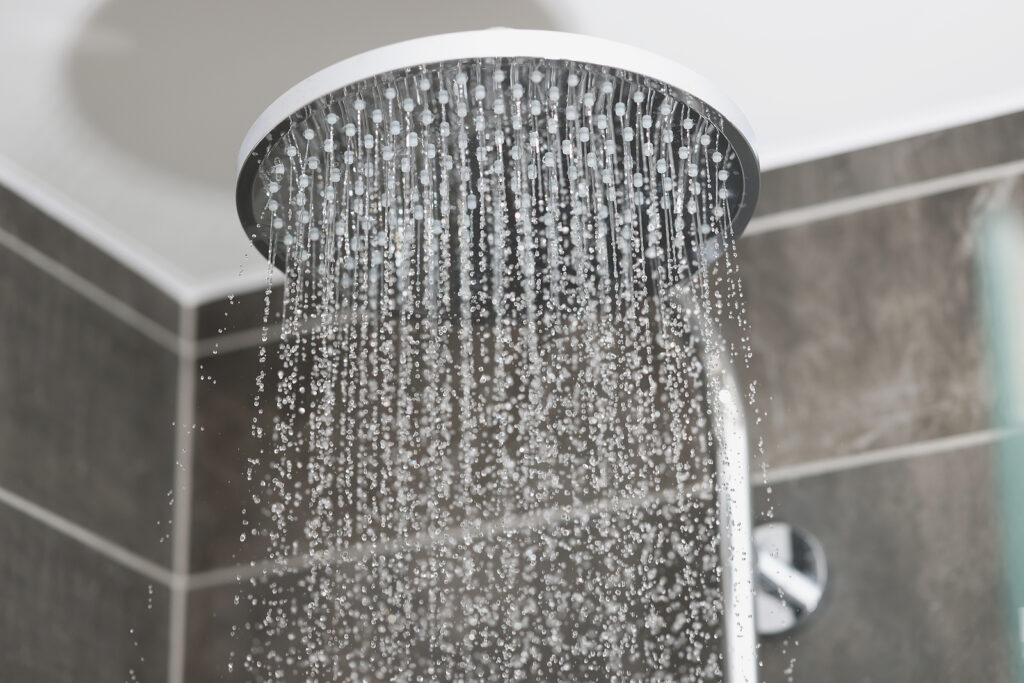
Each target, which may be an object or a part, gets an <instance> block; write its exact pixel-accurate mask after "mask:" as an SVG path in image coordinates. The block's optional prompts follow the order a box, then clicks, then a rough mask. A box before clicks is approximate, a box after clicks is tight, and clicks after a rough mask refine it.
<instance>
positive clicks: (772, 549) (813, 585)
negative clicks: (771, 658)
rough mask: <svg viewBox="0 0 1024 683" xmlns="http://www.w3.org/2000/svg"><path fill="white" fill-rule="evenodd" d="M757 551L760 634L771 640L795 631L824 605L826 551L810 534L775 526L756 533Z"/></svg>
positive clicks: (782, 524)
mask: <svg viewBox="0 0 1024 683" xmlns="http://www.w3.org/2000/svg"><path fill="white" fill-rule="evenodd" d="M754 551H755V554H756V561H757V570H756V571H757V582H756V592H757V594H756V596H755V598H754V615H755V621H756V623H757V633H758V635H762V636H771V635H778V634H781V633H786V632H788V631H791V630H792V629H794V628H796V627H797V626H798V625H800V624H801V623H803V622H804V621H805V620H806V619H807V618H808V617H809V616H810V615H811V614H813V613H814V612H815V610H817V609H818V606H819V605H820V604H821V599H822V597H823V596H824V594H825V586H826V584H827V583H828V565H827V562H826V560H825V550H824V548H822V547H821V543H820V542H818V539H817V538H815V537H814V536H813V535H811V534H810V533H808V532H806V531H804V530H802V529H798V528H796V527H794V526H792V525H790V524H786V523H785V522H772V523H770V524H761V525H759V526H757V527H756V528H755V529H754Z"/></svg>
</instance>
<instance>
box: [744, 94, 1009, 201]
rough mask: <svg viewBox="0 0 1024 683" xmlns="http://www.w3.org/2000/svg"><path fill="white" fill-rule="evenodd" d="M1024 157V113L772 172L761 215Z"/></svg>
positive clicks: (763, 193)
mask: <svg viewBox="0 0 1024 683" xmlns="http://www.w3.org/2000/svg"><path fill="white" fill-rule="evenodd" d="M1020 159H1024V112H1021V113H1015V114H1010V115H1007V116H1001V117H998V118H994V119H988V120H985V121H980V122H976V123H971V124H967V125H964V126H958V127H956V128H950V129H947V130H943V131H939V132H936V133H928V134H926V135H919V136H917V137H913V138H908V139H905V140H898V141H896V142H890V143H886V144H883V145H878V146H875V147H869V148H866V149H861V150H857V151H855V152H849V153H846V154H840V155H837V156H833V157H827V158H824V159H819V160H815V161H810V162H806V163H801V164H795V165H793V166H788V167H785V168H779V169H774V170H771V171H767V172H766V173H764V174H763V176H762V178H761V183H762V184H761V196H760V198H759V200H758V206H757V214H758V215H761V216H763V215H766V214H770V213H775V212H777V211H784V210H787V209H796V208H800V207H803V206H811V205H814V204H820V203H822V202H827V201H832V200H836V199H843V198H846V197H853V196H856V195H859V194H864V193H867V192H874V191H877V190H887V189H890V188H893V187H898V186H900V185H905V184H907V183H914V182H919V181H922V180H930V179H933V178H940V177H942V176H946V175H950V174H952V173H960V172H963V171H969V170H972V169H977V168H985V167H987V166H994V165H997V164H1003V163H1007V162H1011V161H1017V160H1020Z"/></svg>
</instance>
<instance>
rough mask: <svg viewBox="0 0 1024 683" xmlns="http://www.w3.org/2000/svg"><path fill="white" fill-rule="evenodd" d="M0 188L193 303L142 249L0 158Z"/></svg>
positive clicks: (176, 278)
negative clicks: (126, 242) (4, 188)
mask: <svg viewBox="0 0 1024 683" xmlns="http://www.w3.org/2000/svg"><path fill="white" fill-rule="evenodd" d="M0 185H3V186H4V187H6V188H8V189H9V190H11V191H12V192H14V193H15V194H17V195H19V196H20V197H21V198H22V199H24V200H26V201H27V202H29V203H30V204H32V205H33V206H34V207H36V208H37V209H39V210H40V211H42V212H43V213H45V214H47V215H48V216H50V217H51V218H52V219H54V220H55V221H57V222H58V223H60V224H61V225H62V226H64V227H66V228H67V229H69V230H71V231H72V232H74V233H76V234H77V235H78V236H80V237H82V238H83V239H85V240H86V241H88V242H89V243H90V244H92V245H93V246H95V247H96V248H97V249H99V250H100V251H103V252H105V253H106V254H108V255H109V256H111V257H113V258H114V259H115V260H117V262H118V263H120V264H122V265H124V266H125V267H126V268H128V269H129V270H131V271H132V272H133V273H135V274H136V275H138V276H139V277H141V278H142V279H144V280H146V281H147V282H149V283H150V284H152V285H153V286H154V287H156V288H157V289H159V290H160V291H162V292H164V293H165V294H167V295H168V296H170V297H171V298H172V299H174V300H176V301H178V302H185V303H194V302H195V298H196V297H195V295H196V291H197V290H196V288H194V287H189V286H188V285H187V284H184V283H183V282H182V281H181V277H180V275H178V274H176V273H172V272H171V271H169V270H168V269H167V266H166V264H165V263H162V262H160V261H158V260H157V259H154V258H152V257H151V256H150V255H149V254H147V253H145V252H144V251H142V250H138V249H132V248H130V247H128V246H126V245H125V243H124V242H122V241H120V240H118V239H117V237H115V236H114V235H115V231H114V230H113V229H112V228H111V227H110V226H108V225H107V224H105V222H104V221H103V220H101V219H99V218H98V217H96V216H93V215H92V214H91V213H90V212H89V211H87V210H86V209H85V208H84V207H83V206H81V205H79V204H77V203H75V202H74V201H72V200H71V199H69V198H68V197H66V196H64V195H63V194H62V193H60V192H58V191H57V190H55V189H53V187H51V186H49V185H48V184H46V183H45V182H43V181H42V180H40V179H39V178H36V177H35V176H33V175H32V174H31V173H29V172H28V171H26V170H25V169H24V168H22V167H21V166H18V165H17V164H15V163H14V162H13V161H11V160H10V159H8V158H6V157H0Z"/></svg>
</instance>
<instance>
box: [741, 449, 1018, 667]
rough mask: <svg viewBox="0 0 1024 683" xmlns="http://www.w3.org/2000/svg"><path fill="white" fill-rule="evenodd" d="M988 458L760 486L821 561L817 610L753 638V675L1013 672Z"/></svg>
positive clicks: (929, 461)
mask: <svg viewBox="0 0 1024 683" xmlns="http://www.w3.org/2000/svg"><path fill="white" fill-rule="evenodd" d="M1017 455H1018V456H1019V457H1024V450H1021V451H1019V452H1018V454H1017ZM996 466H997V464H996V459H995V456H993V455H990V454H989V451H988V450H987V449H984V448H982V449H974V450H969V451H965V452H959V453H953V454H942V455H932V456H928V457H923V458H918V459H913V460H904V461H898V462H890V463H886V464H882V465H876V466H872V467H865V468H863V469H855V470H848V471H844V472H840V473H837V474H830V475H826V476H820V477H814V478H807V479H800V480H795V481H790V482H786V483H783V484H778V485H775V486H774V487H772V489H773V490H772V492H771V493H770V494H769V496H768V500H769V502H768V503H766V502H765V500H764V496H765V491H764V490H763V489H760V490H759V491H758V493H759V498H760V501H759V508H760V510H761V511H762V513H763V512H764V511H765V510H766V509H767V508H769V507H770V508H771V510H772V511H773V513H774V518H775V519H777V520H779V521H785V522H789V523H791V524H794V525H796V526H799V527H802V528H805V529H807V530H808V531H810V532H811V533H813V534H815V535H816V536H817V537H818V538H819V540H820V541H821V542H822V545H823V546H824V549H825V552H826V554H827V556H828V563H829V572H830V583H829V586H828V588H827V593H826V596H825V601H824V603H823V604H822V605H821V607H819V612H818V613H816V614H815V615H814V616H813V617H812V618H811V619H810V620H809V621H808V622H807V623H806V624H805V625H804V626H803V627H802V628H801V629H800V630H799V631H797V632H795V633H794V634H792V635H791V636H790V637H789V639H788V642H787V640H785V639H783V638H782V637H772V638H766V639H763V640H762V643H761V649H760V654H761V659H762V660H763V668H762V671H763V680H764V681H766V682H768V683H776V682H777V681H787V680H792V681H797V682H800V681H808V682H812V683H819V682H820V681H830V682H832V683H846V682H850V683H855V682H856V683H861V682H863V681H950V682H953V681H991V682H1000V681H1007V682H1008V681H1011V680H1012V676H1011V672H1010V668H1009V667H1010V656H1009V646H1010V643H1011V641H1012V639H1013V636H1014V635H1015V633H1012V632H1010V630H1009V628H1008V624H1009V623H1010V622H1008V621H1006V618H1007V616H1006V615H1007V614H1009V611H1008V609H1009V607H1010V606H1009V605H1005V604H1004V599H1005V597H1004V595H1003V592H1002V587H1003V585H1004V581H1003V579H1004V573H1003V569H1002V555H1001V538H1000V533H1001V525H1000V521H999V518H998V516H997V510H996V508H997V506H998V504H999V503H998V499H997V498H996V495H995V493H994V491H993V488H994V485H995V482H996V481H997V479H996V469H995V468H996ZM1004 610H1005V611H1004ZM794 642H795V643H797V644H794ZM792 658H795V665H794V666H793V670H792V673H793V677H792V678H788V677H787V675H786V674H785V671H786V669H788V668H789V667H790V664H791V659H792Z"/></svg>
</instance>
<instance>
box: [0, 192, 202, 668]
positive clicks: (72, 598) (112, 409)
mask: <svg viewBox="0 0 1024 683" xmlns="http://www.w3.org/2000/svg"><path fill="white" fill-rule="evenodd" d="M183 332H184V330H183V329H182V328H181V326H180V323H179V310H178V306H177V304H176V303H175V302H174V301H172V300H171V299H170V298H169V297H168V296H166V295H165V294H163V293H162V292H160V291H158V290H157V289H155V288H154V287H152V286H151V285H149V284H148V283H146V282H145V281H143V280H142V279H140V278H139V277H138V276H136V275H134V274H132V273H131V271H129V270H128V269H127V268H125V267H124V266H122V265H121V264H119V263H117V262H116V261H114V260H112V259H111V258H110V257H108V256H106V255H105V254H104V253H102V252H101V251H99V250H98V249H96V248H95V247H93V246H91V245H90V244H89V243H88V242H86V241H84V240H83V239H81V238H80V237H78V236H77V235H75V234H74V233H72V232H70V231H68V230H67V229H65V228H64V227H62V226H61V225H60V224H58V223H57V222H55V221H54V220H52V219H51V218H49V217H48V216H46V215H44V214H43V213H41V212H40V211H38V210H36V209H35V208H34V207H33V206H32V205H30V204H29V203H27V202H25V201H24V200H23V199H21V198H20V197H18V196H16V195H14V194H12V193H11V192H9V191H7V190H5V189H3V188H0V680H4V681H46V682H48V683H49V682H54V683H61V682H67V683H76V682H80V681H135V680H138V681H162V680H166V678H167V667H168V659H167V651H168V645H169V638H170V631H169V624H170V621H171V611H172V610H171V605H172V592H174V591H173V590H172V586H173V585H174V581H173V575H172V568H173V554H174V545H175V543H174V539H173V536H174V534H175V529H173V528H172V527H171V526H170V525H169V521H170V519H171V516H172V511H171V508H170V495H171V492H172V489H174V486H175V476H176V470H175V466H174V462H175V448H176V432H175V426H174V423H175V420H176V412H177V409H178V404H179V401H178V396H179V391H180V385H179V381H178V378H179V374H180V373H179V369H180V366H181V362H180V360H179V353H178V352H179V346H180V344H179V336H180V335H181V334H182V333H183ZM177 594H178V602H179V603H181V598H182V597H183V593H182V592H181V590H177ZM179 612H180V609H179Z"/></svg>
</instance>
